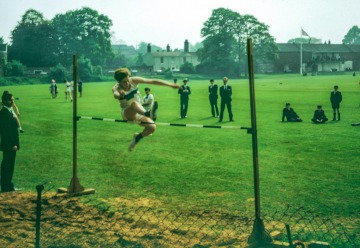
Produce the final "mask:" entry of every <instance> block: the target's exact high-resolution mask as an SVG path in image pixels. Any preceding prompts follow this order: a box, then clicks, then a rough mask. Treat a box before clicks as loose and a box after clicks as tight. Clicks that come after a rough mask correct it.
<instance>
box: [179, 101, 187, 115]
mask: <svg viewBox="0 0 360 248" xmlns="http://www.w3.org/2000/svg"><path fill="white" fill-rule="evenodd" d="M188 105H189V98H180V117H181V118H185V117H186V114H187V111H188Z"/></svg>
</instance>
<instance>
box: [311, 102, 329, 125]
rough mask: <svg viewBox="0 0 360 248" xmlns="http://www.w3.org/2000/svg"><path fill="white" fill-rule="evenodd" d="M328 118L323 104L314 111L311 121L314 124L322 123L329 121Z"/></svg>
mask: <svg viewBox="0 0 360 248" xmlns="http://www.w3.org/2000/svg"><path fill="white" fill-rule="evenodd" d="M327 120H328V118H327V117H326V115H325V111H324V110H323V109H322V106H321V105H318V106H317V109H316V110H315V112H314V117H313V118H312V119H311V121H312V122H313V123H314V124H321V123H325V122H327Z"/></svg>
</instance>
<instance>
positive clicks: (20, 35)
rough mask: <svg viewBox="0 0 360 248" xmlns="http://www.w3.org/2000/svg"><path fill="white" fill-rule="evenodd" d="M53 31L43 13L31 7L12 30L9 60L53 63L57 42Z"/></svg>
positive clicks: (46, 64) (29, 64)
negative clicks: (53, 53) (53, 52)
mask: <svg viewBox="0 0 360 248" xmlns="http://www.w3.org/2000/svg"><path fill="white" fill-rule="evenodd" d="M52 34H53V31H52V28H51V26H50V23H49V21H47V20H45V19H44V17H43V14H42V13H40V12H38V11H36V10H33V9H29V10H27V11H26V12H25V14H24V15H23V16H22V18H21V21H20V22H18V25H17V26H16V27H15V29H14V30H13V31H12V32H11V45H10V47H9V60H19V61H21V62H22V63H23V64H24V65H26V66H49V65H53V64H54V63H53V61H52V56H51V55H52V51H53V50H54V47H55V45H56V43H55V42H54V40H53V39H52V37H53V35H52Z"/></svg>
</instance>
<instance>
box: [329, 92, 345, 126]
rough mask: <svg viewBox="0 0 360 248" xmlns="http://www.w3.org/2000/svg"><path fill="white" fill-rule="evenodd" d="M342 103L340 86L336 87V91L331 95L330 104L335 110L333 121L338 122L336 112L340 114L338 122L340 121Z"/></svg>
mask: <svg viewBox="0 0 360 248" xmlns="http://www.w3.org/2000/svg"><path fill="white" fill-rule="evenodd" d="M341 101H342V95H341V92H340V91H339V86H337V85H335V86H334V91H332V92H331V93H330V102H331V107H332V109H333V121H335V120H336V112H337V114H338V120H339V121H340V103H341Z"/></svg>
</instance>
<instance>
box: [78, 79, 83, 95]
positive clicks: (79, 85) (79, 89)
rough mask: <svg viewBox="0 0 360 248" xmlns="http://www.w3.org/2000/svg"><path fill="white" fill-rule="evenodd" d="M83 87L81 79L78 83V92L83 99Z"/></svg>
mask: <svg viewBox="0 0 360 248" xmlns="http://www.w3.org/2000/svg"><path fill="white" fill-rule="evenodd" d="M82 85H83V82H82V81H81V80H80V79H79V82H78V91H79V95H80V97H82V91H83V88H82Z"/></svg>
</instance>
